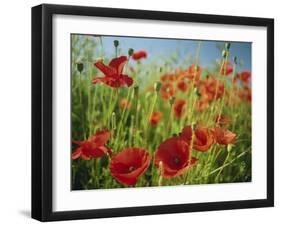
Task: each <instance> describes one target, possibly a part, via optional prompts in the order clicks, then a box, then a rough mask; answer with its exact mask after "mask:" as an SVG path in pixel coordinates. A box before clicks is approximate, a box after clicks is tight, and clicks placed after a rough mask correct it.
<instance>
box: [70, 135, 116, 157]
mask: <svg viewBox="0 0 281 226" xmlns="http://www.w3.org/2000/svg"><path fill="white" fill-rule="evenodd" d="M109 137H110V131H109V130H102V131H98V132H96V133H95V135H93V136H92V137H90V138H89V139H88V140H85V141H72V142H73V143H74V144H77V145H79V147H78V148H76V149H75V150H74V151H73V152H72V155H71V158H72V159H77V158H79V157H81V158H82V159H84V160H89V159H91V158H100V157H102V156H104V155H105V154H106V153H108V154H109V155H111V150H110V149H109V148H108V147H106V146H105V144H106V143H107V142H108V140H109Z"/></svg>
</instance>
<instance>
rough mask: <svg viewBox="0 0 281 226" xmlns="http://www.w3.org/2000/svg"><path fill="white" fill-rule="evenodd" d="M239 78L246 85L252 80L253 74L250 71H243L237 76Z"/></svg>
mask: <svg viewBox="0 0 281 226" xmlns="http://www.w3.org/2000/svg"><path fill="white" fill-rule="evenodd" d="M237 77H238V78H239V79H240V80H241V81H242V82H245V83H248V82H249V80H250V78H251V72H250V71H242V72H240V73H238V74H237Z"/></svg>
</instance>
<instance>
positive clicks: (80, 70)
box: [76, 62, 84, 73]
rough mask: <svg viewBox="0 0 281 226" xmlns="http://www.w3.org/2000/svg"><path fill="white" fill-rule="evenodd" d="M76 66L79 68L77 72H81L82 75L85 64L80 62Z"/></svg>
mask: <svg viewBox="0 0 281 226" xmlns="http://www.w3.org/2000/svg"><path fill="white" fill-rule="evenodd" d="M76 66H77V70H78V71H79V73H81V72H82V71H83V69H84V65H83V63H81V62H78V63H77V64H76Z"/></svg>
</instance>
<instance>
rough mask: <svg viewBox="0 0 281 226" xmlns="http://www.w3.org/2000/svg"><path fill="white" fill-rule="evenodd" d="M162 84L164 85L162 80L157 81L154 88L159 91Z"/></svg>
mask: <svg viewBox="0 0 281 226" xmlns="http://www.w3.org/2000/svg"><path fill="white" fill-rule="evenodd" d="M161 86H162V84H161V83H160V82H155V83H154V90H155V91H156V92H159V91H160V89H161Z"/></svg>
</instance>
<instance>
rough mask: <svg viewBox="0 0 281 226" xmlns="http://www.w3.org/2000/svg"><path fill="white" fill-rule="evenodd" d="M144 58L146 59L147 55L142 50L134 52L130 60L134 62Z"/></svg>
mask: <svg viewBox="0 0 281 226" xmlns="http://www.w3.org/2000/svg"><path fill="white" fill-rule="evenodd" d="M146 57H147V53H146V51H144V50H140V51H137V52H134V53H133V55H132V58H133V59H134V60H140V59H142V58H146Z"/></svg>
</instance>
